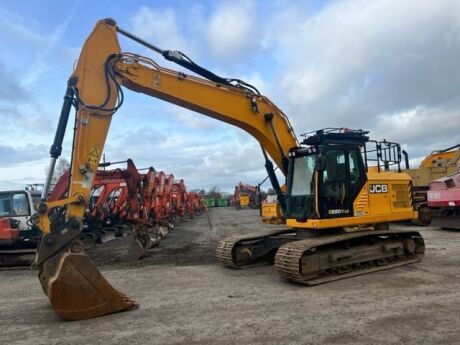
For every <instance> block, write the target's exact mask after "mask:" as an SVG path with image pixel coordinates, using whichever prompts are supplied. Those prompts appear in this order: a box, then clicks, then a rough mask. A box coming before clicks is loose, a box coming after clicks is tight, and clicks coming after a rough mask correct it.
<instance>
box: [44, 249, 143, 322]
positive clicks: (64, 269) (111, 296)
mask: <svg viewBox="0 0 460 345" xmlns="http://www.w3.org/2000/svg"><path fill="white" fill-rule="evenodd" d="M39 278H40V283H41V285H42V288H43V290H44V292H45V294H46V295H47V296H48V298H49V300H50V302H51V305H52V307H53V309H54V312H55V313H56V314H57V315H58V316H60V317H62V318H63V319H65V320H84V319H90V318H93V317H97V316H101V315H106V314H111V313H116V312H120V311H124V310H130V309H133V308H136V307H137V306H138V305H137V304H136V303H135V302H134V301H133V300H131V299H130V298H128V297H127V296H125V295H124V294H122V293H120V292H119V291H117V290H116V289H114V288H113V287H112V285H110V283H109V282H108V281H107V280H106V279H105V278H104V277H103V276H102V274H101V273H100V272H99V270H98V269H97V268H96V265H95V264H94V262H93V261H92V260H91V258H90V257H89V256H88V255H87V254H85V253H84V252H83V246H82V244H81V242H80V241H74V242H73V243H72V244H71V245H70V246H69V247H67V249H66V250H64V251H63V252H61V253H57V254H56V255H53V256H52V257H50V258H48V259H47V260H45V261H44V262H43V263H42V264H40V265H39Z"/></svg>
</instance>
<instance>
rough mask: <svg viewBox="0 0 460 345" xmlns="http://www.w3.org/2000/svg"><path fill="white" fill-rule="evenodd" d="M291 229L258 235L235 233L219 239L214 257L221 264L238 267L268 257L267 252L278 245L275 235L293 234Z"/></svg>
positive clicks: (293, 231)
mask: <svg viewBox="0 0 460 345" xmlns="http://www.w3.org/2000/svg"><path fill="white" fill-rule="evenodd" d="M295 233H296V231H295V230H292V229H281V230H280V229H278V230H273V231H269V232H264V233H261V234H259V235H256V234H250V235H237V236H231V237H228V238H226V239H224V240H222V241H220V242H219V243H218V245H217V249H216V258H217V261H219V262H220V263H221V264H222V265H223V266H225V267H229V268H239V267H242V266H246V265H250V264H254V263H257V262H260V261H262V260H264V259H269V258H268V254H269V253H270V252H271V251H273V250H274V249H276V248H277V247H279V245H278V244H276V243H274V242H277V236H279V235H289V234H293V235H295Z"/></svg>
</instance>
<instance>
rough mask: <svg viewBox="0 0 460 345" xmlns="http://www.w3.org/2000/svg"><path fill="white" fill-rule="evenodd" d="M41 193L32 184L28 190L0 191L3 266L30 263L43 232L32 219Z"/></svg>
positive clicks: (0, 243) (0, 264) (1, 259)
mask: <svg viewBox="0 0 460 345" xmlns="http://www.w3.org/2000/svg"><path fill="white" fill-rule="evenodd" d="M40 195H41V192H40V191H38V190H37V189H36V188H34V187H33V185H28V186H27V187H26V189H25V190H9V191H0V267H9V266H24V265H27V266H30V264H31V263H32V261H33V258H34V255H35V250H36V248H37V245H38V241H39V239H40V237H41V232H40V231H39V230H38V229H36V228H34V227H32V226H31V224H30V221H29V220H30V218H31V217H33V215H34V214H35V213H36V212H35V208H34V206H35V204H36V203H38V202H40Z"/></svg>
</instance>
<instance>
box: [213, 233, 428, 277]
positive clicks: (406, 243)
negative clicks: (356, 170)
mask: <svg viewBox="0 0 460 345" xmlns="http://www.w3.org/2000/svg"><path fill="white" fill-rule="evenodd" d="M424 252H425V244H424V240H423V237H422V236H421V234H420V233H419V232H417V231H400V230H384V231H358V232H351V233H347V232H343V231H342V232H334V233H328V234H325V235H324V234H319V235H318V234H317V233H312V232H309V231H305V230H294V229H283V230H276V231H272V232H269V233H265V234H263V235H246V236H234V237H231V238H228V239H225V240H223V241H221V242H220V243H219V244H218V247H217V259H218V261H220V262H221V263H222V264H223V265H224V266H226V267H232V268H241V267H244V266H248V265H253V264H256V263H262V262H265V263H274V265H275V268H276V270H277V272H278V273H279V274H280V275H281V276H282V277H283V278H286V279H288V280H290V281H293V282H296V283H300V284H305V285H317V284H321V283H325V282H329V281H334V280H339V279H343V278H348V277H352V276H355V275H360V274H365V273H370V272H375V271H380V270H384V269H389V268H393V267H397V266H402V265H407V264H410V263H413V262H417V261H420V260H421V259H422V258H423V256H424Z"/></svg>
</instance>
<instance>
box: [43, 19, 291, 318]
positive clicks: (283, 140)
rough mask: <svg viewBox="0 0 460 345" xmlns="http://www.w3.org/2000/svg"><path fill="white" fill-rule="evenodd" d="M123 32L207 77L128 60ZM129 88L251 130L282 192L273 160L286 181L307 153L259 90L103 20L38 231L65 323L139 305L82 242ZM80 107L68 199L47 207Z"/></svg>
mask: <svg viewBox="0 0 460 345" xmlns="http://www.w3.org/2000/svg"><path fill="white" fill-rule="evenodd" d="M117 32H118V33H121V34H123V35H125V36H127V37H129V38H131V39H133V40H135V41H137V42H138V43H141V44H143V45H144V46H147V47H148V48H151V49H152V50H153V51H155V52H157V53H160V54H161V55H163V56H164V57H165V58H166V59H168V60H170V61H173V62H176V63H178V64H179V65H181V66H183V67H185V68H188V69H189V70H191V71H193V72H195V73H197V74H199V75H201V77H196V76H192V75H187V74H184V73H182V72H177V71H173V70H170V69H166V68H163V67H161V66H159V65H158V64H157V63H156V62H155V61H153V60H151V59H149V58H146V57H141V56H139V55H135V54H131V53H122V52H121V48H120V45H119V42H118V37H117ZM122 86H124V87H126V88H128V89H131V90H133V91H136V92H141V93H144V94H146V95H150V96H152V97H155V98H159V99H162V100H165V101H167V102H170V103H173V104H176V105H179V106H181V107H184V108H187V109H190V110H193V111H196V112H199V113H201V114H204V115H207V116H210V117H212V118H215V119H217V120H220V121H223V122H226V123H229V124H231V125H234V126H237V127H239V128H242V129H244V130H245V131H246V132H248V133H249V134H251V135H252V136H253V137H254V138H255V139H256V140H258V141H259V143H260V145H261V147H262V152H263V154H264V156H265V159H266V167H267V170H268V171H269V175H270V171H271V172H272V174H271V178H270V179H271V181H272V184H274V187H275V189H278V190H280V188H279V185H278V182H277V180H276V176H275V175H274V172H273V171H274V169H273V166H272V165H271V162H270V160H269V158H268V155H269V156H270V157H271V158H272V159H273V161H274V162H275V163H276V165H278V167H279V168H280V170H281V171H282V172H283V173H284V174H286V170H287V156H288V152H289V150H290V149H291V148H294V147H298V146H300V145H299V143H298V141H297V139H296V136H295V134H294V131H293V129H292V127H291V125H290V123H289V120H288V118H287V117H286V115H284V113H283V112H282V111H281V110H280V109H279V108H278V107H276V105H274V104H273V103H272V102H271V101H270V100H269V99H268V98H266V97H264V96H262V95H260V94H259V92H258V91H257V89H255V88H254V87H251V86H250V85H248V84H246V83H244V82H242V81H240V80H235V79H225V78H221V77H219V76H217V75H215V74H213V73H212V72H209V71H207V70H206V69H204V68H202V67H200V66H198V65H196V64H195V63H193V61H191V60H190V59H189V58H188V57H186V56H185V55H184V54H183V53H180V52H173V51H164V50H161V49H159V48H158V47H155V46H153V45H151V44H149V43H147V42H144V41H142V40H141V39H139V38H137V37H135V36H133V35H132V34H129V33H127V32H126V31H124V30H122V29H120V28H117V25H116V23H115V21H114V20H112V19H105V20H101V21H99V22H98V23H97V24H96V27H95V28H94V30H93V32H92V33H91V34H90V36H89V37H88V39H87V40H86V42H85V44H84V46H83V48H82V51H81V54H80V58H79V60H78V64H77V66H76V68H75V71H74V72H73V74H72V75H71V77H70V78H69V81H68V86H67V91H66V94H65V97H64V103H63V107H62V111H61V116H60V119H59V123H58V128H57V130H56V135H55V139H54V142H53V145H52V146H51V150H50V155H51V161H50V168H49V170H48V171H49V174H48V177H47V180H46V183H45V188H44V191H43V195H42V200H43V201H42V203H41V204H40V205H39V207H38V215H39V216H38V221H37V226H38V227H39V228H40V229H41V230H42V232H43V234H44V236H43V238H42V240H41V243H40V245H39V248H38V251H37V257H36V265H37V267H38V270H39V279H40V283H41V285H42V287H43V290H44V292H45V294H46V295H47V296H48V298H49V299H50V302H51V305H52V306H53V309H54V311H55V312H56V313H57V314H58V315H59V316H61V317H62V318H64V319H69V320H76V319H87V318H91V317H95V316H100V315H104V314H108V313H113V312H117V311H122V310H128V309H131V308H134V307H136V306H137V305H136V303H135V302H134V301H132V300H131V299H129V298H128V297H126V296H125V295H123V294H121V293H119V292H118V291H116V290H115V289H114V288H113V287H112V286H111V285H110V284H109V283H108V282H107V281H106V280H105V279H104V278H103V277H102V275H101V273H100V272H99V271H98V270H97V268H96V267H95V265H94V263H93V262H92V261H91V260H90V258H89V257H88V256H87V255H86V254H85V253H84V251H83V246H82V244H81V242H79V240H78V238H79V234H80V232H81V230H82V227H83V224H82V219H83V215H84V212H85V209H86V208H87V203H88V200H89V198H90V194H91V188H92V185H93V181H94V177H95V175H96V172H97V168H98V165H99V162H100V158H101V155H102V151H103V149H104V143H105V140H106V137H107V134H108V130H109V126H110V122H111V118H112V116H113V114H114V113H115V112H116V111H117V110H118V108H119V107H120V106H121V104H122V103H123V90H122ZM72 106H74V107H75V108H76V116H75V127H74V128H75V130H74V140H73V148H72V159H71V168H70V177H69V191H68V193H67V195H68V196H67V197H66V198H64V199H61V200H56V201H53V202H46V201H45V200H46V198H47V194H48V192H49V189H50V181H51V176H52V173H53V170H54V165H55V162H56V160H57V158H58V157H59V156H60V154H61V151H62V142H63V138H64V133H65V128H66V126H67V123H68V119H69V114H70V110H71V108H72ZM276 185H278V188H277V186H276ZM53 207H63V208H65V211H66V212H65V219H60V220H59V221H56V220H53V221H51V220H50V217H49V213H50V212H49V211H50V209H52V208H53Z"/></svg>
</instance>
